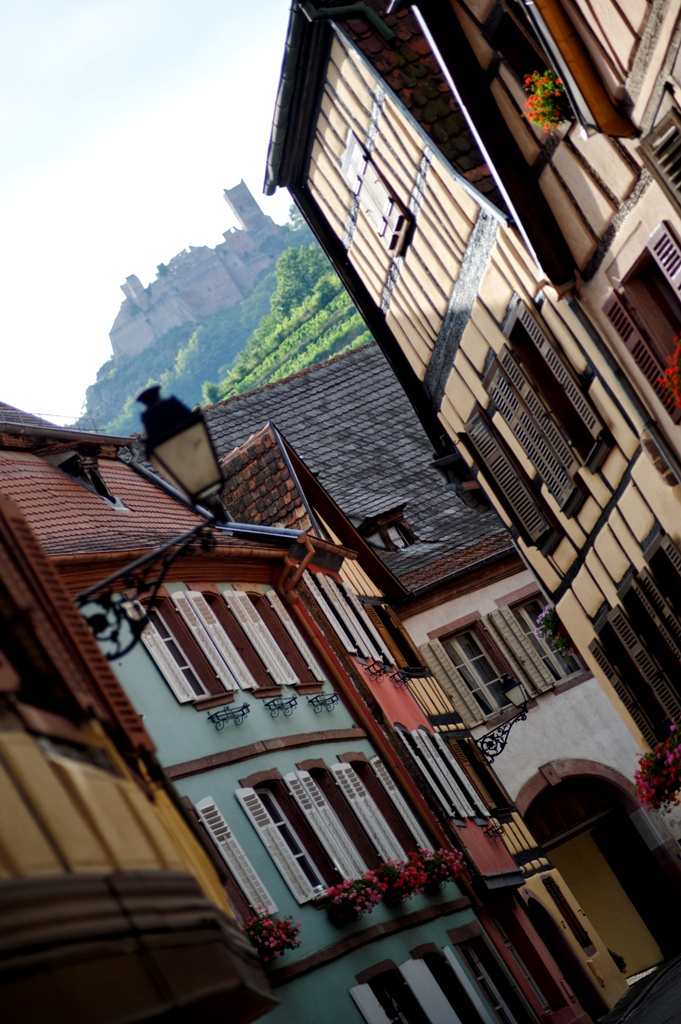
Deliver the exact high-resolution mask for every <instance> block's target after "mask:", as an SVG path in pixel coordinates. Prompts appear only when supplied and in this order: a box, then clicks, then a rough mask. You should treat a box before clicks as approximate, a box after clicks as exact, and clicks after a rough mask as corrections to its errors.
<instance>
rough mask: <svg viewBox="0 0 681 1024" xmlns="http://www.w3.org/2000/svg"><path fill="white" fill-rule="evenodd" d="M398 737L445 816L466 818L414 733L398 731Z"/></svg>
mask: <svg viewBox="0 0 681 1024" xmlns="http://www.w3.org/2000/svg"><path fill="white" fill-rule="evenodd" d="M397 735H398V736H399V737H400V739H401V740H402V742H403V743H404V745H405V747H406V748H407V751H408V753H409V756H410V757H412V758H413V759H414V761H415V762H416V764H417V765H418V767H419V770H420V772H421V774H422V775H423V777H424V779H425V780H426V782H427V783H428V785H429V786H430V789H431V792H432V793H433V794H434V796H435V797H436V799H437V800H438V802H439V803H440V805H441V806H442V808H443V809H444V811H445V814H448V815H450V816H451V817H454V818H464V817H465V814H464V813H463V811H462V809H461V807H460V806H459V804H458V803H457V802H455V801H454V797H453V795H452V794H451V793H450V791H449V789H448V788H447V787H445V784H444V781H443V780H442V779H441V778H440V775H439V773H437V774H436V772H435V768H434V766H433V765H432V764H431V760H430V759H428V758H426V756H425V754H424V753H423V752H422V750H421V745H420V744H419V743H418V742H417V740H416V739H415V737H414V735H413V733H407V732H403V731H402V729H398V730H397Z"/></svg>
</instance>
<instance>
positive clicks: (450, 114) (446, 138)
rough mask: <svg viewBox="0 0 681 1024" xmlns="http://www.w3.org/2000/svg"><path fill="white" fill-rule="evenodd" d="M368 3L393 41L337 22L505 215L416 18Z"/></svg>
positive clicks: (364, 24)
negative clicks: (383, 23)
mask: <svg viewBox="0 0 681 1024" xmlns="http://www.w3.org/2000/svg"><path fill="white" fill-rule="evenodd" d="M368 3H369V6H370V7H372V8H373V9H374V10H375V11H376V12H377V13H378V14H379V15H380V16H381V18H382V20H383V21H384V22H385V24H386V25H387V26H388V27H389V28H390V29H392V31H393V32H394V33H395V36H396V38H395V39H394V40H393V41H391V42H388V41H386V40H385V39H384V38H383V37H382V36H381V35H380V33H379V32H378V30H377V29H376V28H375V27H374V26H373V25H371V24H370V22H368V21H367V20H365V19H363V18H362V19H359V18H357V19H355V18H348V19H347V20H344V21H342V20H341V19H339V22H340V24H342V26H343V28H344V29H345V31H346V32H347V33H348V35H349V36H350V38H351V39H352V40H353V42H354V43H355V46H357V47H358V49H359V50H361V51H362V53H363V54H364V56H365V57H366V58H367V59H368V60H369V62H370V63H371V64H372V65H373V67H374V68H375V70H376V71H377V72H378V74H379V75H380V76H381V77H382V78H383V80H384V81H385V83H386V84H387V85H388V86H390V88H391V89H392V90H393V92H394V93H395V94H396V95H397V96H398V98H399V99H400V100H401V101H402V103H403V104H404V106H405V107H406V109H407V110H408V111H409V112H410V113H411V114H412V116H413V117H414V118H415V119H416V120H417V121H418V122H419V124H420V125H421V127H422V128H423V129H424V130H425V131H426V132H427V133H428V134H429V135H430V137H431V139H432V140H433V142H434V143H435V145H437V147H438V148H439V150H440V152H441V153H442V154H443V156H444V157H445V158H446V159H447V160H449V162H450V163H451V164H452V166H453V167H455V168H456V170H457V171H458V172H459V173H460V174H461V175H462V176H463V177H464V178H466V180H467V181H469V182H470V183H471V184H472V185H474V186H475V188H477V189H478V191H480V192H482V193H483V194H484V195H486V196H487V197H488V198H489V199H490V200H491V201H492V202H493V203H494V204H495V205H496V206H497V207H498V208H499V209H500V210H504V211H505V210H506V205H505V203H504V200H503V198H502V196H501V193H500V192H499V189H498V187H497V185H496V182H495V180H494V178H493V177H492V174H491V172H490V169H489V167H488V166H487V164H486V162H485V159H484V157H483V156H482V154H481V152H480V150H479V148H478V145H477V142H476V140H475V138H474V136H473V133H472V132H471V130H470V128H469V127H468V122H467V121H466V118H465V117H464V115H463V113H462V112H461V110H460V109H459V106H458V104H457V102H456V99H455V98H454V95H453V94H452V92H451V89H450V88H449V85H448V84H447V80H446V79H445V77H444V75H443V74H442V71H441V70H440V66H439V64H438V62H437V60H436V58H435V56H434V54H433V52H432V50H431V48H430V44H429V43H428V40H427V39H426V37H425V36H424V34H423V32H422V31H421V28H420V26H419V23H418V21H417V20H416V17H415V16H414V14H413V13H412V11H411V10H410V9H409V8H405V9H404V10H401V11H397V12H396V13H394V14H388V13H387V10H388V3H387V2H386V0H368Z"/></svg>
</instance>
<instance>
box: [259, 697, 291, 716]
mask: <svg viewBox="0 0 681 1024" xmlns="http://www.w3.org/2000/svg"><path fill="white" fill-rule="evenodd" d="M297 705H298V698H297V697H289V698H288V700H286V699H285V698H284V697H274V699H273V700H266V701H265V707H266V708H267V710H268V711H269V713H270V714H271V716H272V718H276V717H277V715H278V714H279V713H280V712H281V713H282V714H284V715H286V717H287V718H289V717H290V716H291V715H292V714H293V709H294V708H295V707H297Z"/></svg>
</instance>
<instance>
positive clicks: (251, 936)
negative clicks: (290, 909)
mask: <svg viewBox="0 0 681 1024" xmlns="http://www.w3.org/2000/svg"><path fill="white" fill-rule="evenodd" d="M256 909H257V914H256V915H255V916H254V917H249V918H248V919H247V920H246V921H245V922H244V926H243V933H244V935H245V936H246V938H247V939H248V940H249V942H251V943H252V945H253V946H255V949H256V952H257V954H258V956H259V957H260V959H261V960H262V962H263V963H264V964H266V963H269V961H270V960H274V959H276V957H278V956H283V955H284V953H285V952H286V950H287V949H297V948H298V946H302V942H301V941H300V939H299V938H298V934H299V932H300V921H295V922H294V921H293V918H292V917H290V916H289V917H271V916H270V915H269V914H268V913H267V912H266V911H264V910H263V909H262V907H257V908H256Z"/></svg>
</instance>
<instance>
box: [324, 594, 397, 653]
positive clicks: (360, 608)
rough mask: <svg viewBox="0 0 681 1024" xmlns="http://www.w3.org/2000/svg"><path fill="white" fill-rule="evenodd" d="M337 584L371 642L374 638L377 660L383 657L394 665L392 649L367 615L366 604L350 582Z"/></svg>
mask: <svg viewBox="0 0 681 1024" xmlns="http://www.w3.org/2000/svg"><path fill="white" fill-rule="evenodd" d="M336 586H337V587H338V589H339V590H342V591H343V593H344V594H345V595H346V597H347V599H348V601H349V602H350V605H351V607H352V609H353V610H354V612H355V615H356V616H357V618H358V619H359V622H360V624H361V625H362V626H363V627H364V628H365V630H367V631H368V633H369V637H370V641H369V642H371V640H372V639H373V642H374V645H375V650H374V657H375V658H376V659H377V661H380V660H381V658H383V659H384V660H385V661H386V662H387V663H388V664H389V665H394V664H395V659H394V657H393V655H392V653H391V651H390V649H389V648H388V647H386V645H385V643H384V642H383V638H382V636H381V635H380V633H379V632H378V630H377V629H376V628H375V626H374V624H373V622H372V621H371V619H370V618H369V616H368V615H367V613H366V609H365V608H364V605H363V604H362V602H361V601H360V600H359V598H358V597H357V595H356V594H355V592H354V591H353V589H352V587H351V586H350V585H349V584H348V583H344V582H343V581H341V582H340V583H337V584H336Z"/></svg>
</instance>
